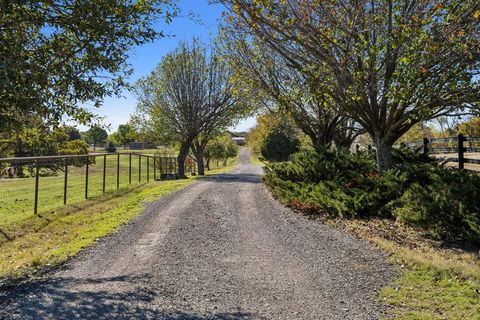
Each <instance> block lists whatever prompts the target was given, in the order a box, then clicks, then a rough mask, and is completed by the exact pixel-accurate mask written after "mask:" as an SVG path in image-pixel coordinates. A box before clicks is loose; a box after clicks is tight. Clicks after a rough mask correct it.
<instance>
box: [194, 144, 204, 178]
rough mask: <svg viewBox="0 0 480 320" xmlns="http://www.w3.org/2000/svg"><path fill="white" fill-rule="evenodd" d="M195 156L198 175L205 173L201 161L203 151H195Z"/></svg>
mask: <svg viewBox="0 0 480 320" xmlns="http://www.w3.org/2000/svg"><path fill="white" fill-rule="evenodd" d="M195 157H196V158H197V167H198V175H199V176H204V175H205V163H204V161H203V151H200V150H199V151H197V154H196V155H195Z"/></svg>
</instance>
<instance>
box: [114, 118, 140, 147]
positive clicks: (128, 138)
mask: <svg viewBox="0 0 480 320" xmlns="http://www.w3.org/2000/svg"><path fill="white" fill-rule="evenodd" d="M111 138H112V140H113V142H115V143H116V144H119V145H123V147H124V148H126V147H127V145H128V144H129V143H130V142H134V141H135V140H136V139H137V138H138V134H137V132H136V130H135V127H134V126H132V125H130V124H121V125H119V126H118V130H117V132H115V133H114V134H112V136H111Z"/></svg>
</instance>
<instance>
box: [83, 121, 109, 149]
mask: <svg viewBox="0 0 480 320" xmlns="http://www.w3.org/2000/svg"><path fill="white" fill-rule="evenodd" d="M107 137H108V133H107V131H106V130H105V129H103V128H102V127H100V126H98V125H94V126H92V127H90V129H88V131H87V132H86V133H85V141H87V143H89V144H93V149H94V150H95V149H96V147H97V144H99V143H103V142H105V141H106V140H107Z"/></svg>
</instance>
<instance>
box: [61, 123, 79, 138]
mask: <svg viewBox="0 0 480 320" xmlns="http://www.w3.org/2000/svg"><path fill="white" fill-rule="evenodd" d="M63 130H64V131H65V133H66V134H67V135H68V140H69V141H73V140H80V139H82V135H81V134H80V131H79V130H78V129H77V128H75V127H73V126H64V127H63Z"/></svg>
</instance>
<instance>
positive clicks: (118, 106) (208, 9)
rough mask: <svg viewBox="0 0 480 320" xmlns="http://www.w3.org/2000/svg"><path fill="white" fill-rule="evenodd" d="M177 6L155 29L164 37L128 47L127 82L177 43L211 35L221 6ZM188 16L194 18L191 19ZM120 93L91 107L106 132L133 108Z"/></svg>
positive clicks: (192, 1)
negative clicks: (130, 72)
mask: <svg viewBox="0 0 480 320" xmlns="http://www.w3.org/2000/svg"><path fill="white" fill-rule="evenodd" d="M178 5H179V7H180V8H181V10H182V13H181V16H180V17H178V18H176V19H174V20H173V21H172V23H170V24H168V25H166V24H164V23H159V28H161V30H164V31H165V34H167V35H168V37H165V38H162V39H158V40H156V41H155V42H153V43H149V44H145V45H143V46H140V47H137V48H135V49H133V50H132V52H131V54H130V61H129V62H130V63H131V65H132V66H133V68H134V73H133V75H132V77H131V78H130V81H131V82H134V81H135V80H137V79H139V78H141V77H143V76H146V75H148V74H149V73H150V72H151V71H152V70H153V69H154V68H155V67H156V66H157V64H158V63H159V62H160V60H161V59H162V57H163V56H164V55H165V54H166V53H168V52H170V51H172V50H173V49H174V48H175V47H176V46H177V44H178V42H180V41H185V40H186V41H189V40H191V39H192V38H193V37H198V38H200V39H201V40H202V41H203V42H205V43H208V42H209V39H211V38H212V37H215V35H216V33H217V26H218V21H219V20H220V19H221V13H222V11H223V9H224V8H223V6H221V5H218V4H209V3H208V0H179V2H178ZM192 15H193V16H194V17H195V19H193V18H191V16H192ZM124 96H125V98H117V97H112V98H107V99H105V102H104V105H103V106H102V107H101V108H100V109H94V110H93V111H94V112H95V113H96V114H98V115H100V116H103V117H104V123H105V124H107V125H108V124H110V132H113V131H116V130H117V128H118V125H119V124H122V123H126V122H128V120H129V118H130V114H132V113H133V112H134V110H135V106H136V99H135V96H134V95H133V94H132V93H130V92H125V93H124ZM254 124H255V120H254V119H252V118H250V119H246V120H245V121H241V122H240V123H239V124H238V125H237V126H236V127H235V128H232V129H234V130H239V131H240V130H247V129H249V128H251V127H252V126H253V125H254ZM79 128H80V129H81V130H84V129H85V128H82V127H79Z"/></svg>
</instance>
